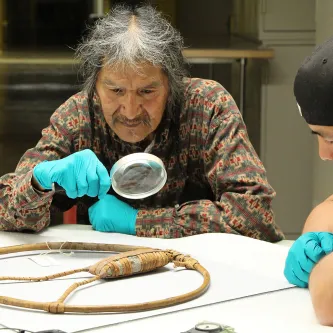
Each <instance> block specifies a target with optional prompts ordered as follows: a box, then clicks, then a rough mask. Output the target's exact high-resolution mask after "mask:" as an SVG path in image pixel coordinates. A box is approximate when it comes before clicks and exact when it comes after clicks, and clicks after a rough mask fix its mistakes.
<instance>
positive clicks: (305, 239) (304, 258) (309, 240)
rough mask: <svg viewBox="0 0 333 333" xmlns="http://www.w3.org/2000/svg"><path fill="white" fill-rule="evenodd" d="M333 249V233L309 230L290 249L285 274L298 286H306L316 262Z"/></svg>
mask: <svg viewBox="0 0 333 333" xmlns="http://www.w3.org/2000/svg"><path fill="white" fill-rule="evenodd" d="M332 251H333V234H332V233H330V232H307V233H305V234H303V235H302V236H300V237H299V238H298V239H297V240H296V241H295V242H294V244H293V245H292V247H291V248H290V250H289V253H288V256H287V260H286V264H285V268H284V276H285V277H286V278H287V280H288V281H289V282H290V283H292V284H295V285H296V286H298V287H302V288H306V287H307V286H308V283H309V276H310V273H311V271H312V269H313V267H314V266H315V264H316V263H317V262H318V261H319V260H320V259H321V258H322V257H324V256H325V255H326V254H329V253H331V252H332Z"/></svg>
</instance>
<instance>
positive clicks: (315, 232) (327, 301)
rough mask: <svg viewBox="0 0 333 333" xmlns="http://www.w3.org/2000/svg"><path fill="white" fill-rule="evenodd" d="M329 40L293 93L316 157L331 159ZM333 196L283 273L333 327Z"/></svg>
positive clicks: (312, 219)
mask: <svg viewBox="0 0 333 333" xmlns="http://www.w3.org/2000/svg"><path fill="white" fill-rule="evenodd" d="M332 81H333V38H331V39H329V40H327V41H326V42H325V43H323V44H322V45H319V46H318V47H317V48H316V49H315V50H314V52H313V53H312V55H311V56H309V57H307V58H306V59H305V60H304V62H303V64H302V65H301V67H300V68H299V70H298V72H297V75H296V78H295V82H294V94H295V97H296V101H297V105H298V109H299V112H300V114H301V115H302V116H303V118H304V119H305V121H306V122H307V124H308V126H309V128H310V130H311V132H312V133H313V134H315V135H316V136H317V138H318V144H319V156H320V158H321V159H322V160H328V161H332V160H333V145H332V143H333V110H332V105H333V94H332ZM332 251H333V196H330V197H329V198H327V199H326V200H325V201H323V202H322V203H321V204H319V205H318V206H317V207H315V208H314V209H313V211H312V212H311V214H310V215H309V217H308V219H307V220H306V222H305V225H304V229H303V234H302V235H301V236H300V237H299V238H298V239H297V240H296V241H295V242H294V244H293V246H292V247H291V249H290V251H289V253H288V257H287V260H286V264H285V270H284V274H285V276H286V278H287V279H288V281H289V282H290V283H292V284H295V285H297V286H299V287H302V288H306V287H308V286H309V289H310V293H311V297H312V302H313V305H314V309H315V311H316V314H317V317H318V319H319V321H320V322H321V323H322V324H324V325H330V326H333V285H332V284H333V269H332V268H333V254H332Z"/></svg>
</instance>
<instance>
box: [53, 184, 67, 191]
mask: <svg viewBox="0 0 333 333" xmlns="http://www.w3.org/2000/svg"><path fill="white" fill-rule="evenodd" d="M54 191H55V193H66V190H65V189H64V188H63V187H62V186H60V185H59V184H58V183H54Z"/></svg>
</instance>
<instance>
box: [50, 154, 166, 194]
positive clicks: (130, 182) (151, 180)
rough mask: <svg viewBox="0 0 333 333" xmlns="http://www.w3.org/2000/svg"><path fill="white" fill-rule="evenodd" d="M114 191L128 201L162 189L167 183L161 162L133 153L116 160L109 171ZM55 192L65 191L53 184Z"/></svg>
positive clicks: (151, 156)
mask: <svg viewBox="0 0 333 333" xmlns="http://www.w3.org/2000/svg"><path fill="white" fill-rule="evenodd" d="M110 178H111V184H112V188H113V189H114V191H115V192H116V193H117V194H118V195H120V196H122V197H124V198H128V199H143V198H146V197H149V196H151V195H153V194H155V193H157V192H158V191H160V190H161V189H162V187H163V186H164V185H165V183H166V181H167V172H166V170H165V167H164V164H163V161H162V160H161V159H160V158H158V157H157V156H155V155H152V154H149V153H134V154H130V155H126V156H124V157H122V158H121V159H120V160H118V161H117V162H116V163H115V164H114V165H113V167H112V169H111V171H110ZM55 191H56V192H65V190H64V189H63V188H62V187H61V186H59V185H58V184H55Z"/></svg>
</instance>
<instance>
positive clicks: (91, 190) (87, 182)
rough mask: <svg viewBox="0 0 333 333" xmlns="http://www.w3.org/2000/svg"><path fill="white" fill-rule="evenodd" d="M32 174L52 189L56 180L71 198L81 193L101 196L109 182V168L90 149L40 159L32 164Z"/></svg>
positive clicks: (45, 187) (43, 184)
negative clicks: (48, 158)
mask: <svg viewBox="0 0 333 333" xmlns="http://www.w3.org/2000/svg"><path fill="white" fill-rule="evenodd" d="M33 175H34V178H35V179H36V180H37V182H38V183H39V184H40V186H41V187H42V188H44V189H47V190H51V189H52V184H53V183H57V184H58V185H60V186H61V187H63V188H64V189H65V191H66V194H67V196H68V197H69V198H72V199H74V198H77V197H82V196H84V195H88V196H90V197H97V196H98V197H99V198H102V197H103V196H105V195H106V194H107V192H108V191H109V189H110V186H111V180H110V177H109V173H108V171H107V170H106V168H105V166H104V165H103V164H102V163H101V162H100V161H99V159H98V158H97V156H96V155H95V153H93V152H92V151H91V150H89V149H85V150H82V151H79V152H76V153H74V154H72V155H69V156H67V157H65V158H63V159H60V160H55V161H45V162H41V163H39V164H37V165H36V166H35V167H34V170H33Z"/></svg>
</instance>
